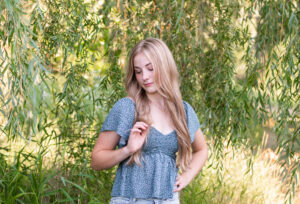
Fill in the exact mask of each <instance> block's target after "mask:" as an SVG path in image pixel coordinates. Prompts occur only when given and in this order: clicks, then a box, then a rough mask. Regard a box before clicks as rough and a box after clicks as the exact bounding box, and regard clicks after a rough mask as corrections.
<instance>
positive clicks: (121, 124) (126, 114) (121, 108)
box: [100, 98, 135, 141]
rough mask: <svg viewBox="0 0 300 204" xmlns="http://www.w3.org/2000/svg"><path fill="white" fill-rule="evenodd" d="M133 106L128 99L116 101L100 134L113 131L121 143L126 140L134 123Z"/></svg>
mask: <svg viewBox="0 0 300 204" xmlns="http://www.w3.org/2000/svg"><path fill="white" fill-rule="evenodd" d="M134 114H135V104H134V102H133V101H132V100H131V99H130V98H122V99H120V100H118V101H117V102H116V103H115V104H114V106H113V107H112V109H111V110H110V111H109V113H108V115H107V117H106V119H105V121H104V123H103V124H102V128H101V130H100V132H103V131H115V132H116V133H117V134H118V135H120V136H121V139H122V141H124V140H125V141H126V140H128V137H129V135H130V130H131V128H132V126H133V123H134Z"/></svg>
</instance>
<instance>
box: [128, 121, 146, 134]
mask: <svg viewBox="0 0 300 204" xmlns="http://www.w3.org/2000/svg"><path fill="white" fill-rule="evenodd" d="M147 128H148V125H147V124H146V123H144V122H136V123H135V124H134V126H133V127H132V129H131V131H132V132H138V133H140V134H141V133H142V131H145V130H147Z"/></svg>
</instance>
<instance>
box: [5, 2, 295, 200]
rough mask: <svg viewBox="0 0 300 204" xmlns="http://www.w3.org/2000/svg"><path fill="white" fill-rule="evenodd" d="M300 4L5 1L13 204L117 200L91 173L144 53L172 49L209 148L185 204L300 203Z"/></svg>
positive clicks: (105, 174) (8, 173)
mask: <svg viewBox="0 0 300 204" xmlns="http://www.w3.org/2000/svg"><path fill="white" fill-rule="evenodd" d="M299 7H300V3H299V1H296V0H295V1H293V0H291V1H286V0H265V1H263V0H236V1H230V0H227V1H226V0H214V1H213V0H189V1H184V0H178V1H175V0H173V1H171V0H166V1H157V0H156V1H144V0H141V1H128V0H124V1H123V0H117V1H96V0H86V1H81V0H41V1H38V0H35V1H33V0H26V1H24V0H1V1H0V67H1V77H0V79H1V80H0V99H1V100H0V107H1V109H0V127H1V128H0V129H1V133H0V203H108V201H109V199H110V191H111V188H112V184H113V178H114V174H115V171H116V168H113V169H111V170H106V171H101V172H96V171H94V170H92V169H91V167H90V156H91V151H92V148H93V146H94V144H95V142H96V139H97V137H98V134H99V130H100V128H101V124H102V123H103V121H104V119H105V116H106V114H107V113H108V111H109V110H110V108H111V107H112V105H113V104H114V103H115V102H116V101H117V100H118V99H120V98H122V97H124V96H126V92H125V89H124V71H125V67H126V63H127V59H128V54H129V51H130V50H131V48H133V46H134V45H135V44H136V43H137V42H138V41H139V40H142V39H144V38H146V37H157V38H160V39H162V40H163V41H164V42H166V44H167V45H168V46H169V48H170V50H171V51H172V53H173V55H174V58H175V61H176V63H177V66H178V70H179V72H180V76H181V91H182V95H183V99H184V100H186V101H188V102H189V103H190V104H191V105H192V106H193V107H194V109H195V110H196V113H197V115H198V117H199V120H200V123H201V128H202V130H203V132H204V133H205V136H206V139H207V141H208V144H209V147H210V156H209V159H208V161H207V164H206V166H205V167H204V169H203V170H202V171H201V172H200V174H199V176H198V177H197V178H196V179H195V180H194V181H193V182H192V183H191V184H190V185H189V186H188V187H187V188H185V189H184V190H183V191H182V192H181V194H180V199H181V203H196V204H198V203H297V202H300V195H299V193H300V187H299V183H298V180H299V172H300V165H299V164H300V162H299V156H300V153H299V152H300V134H299V132H300V131H299V130H300V125H299V124H300V123H299V120H300V118H299V112H300V110H299V106H300V105H299V104H300V103H299V97H300V95H299V88H300V87H299V79H300V78H299V72H300V65H299V59H300V57H299V53H300V40H299V27H300V26H299V25H300V24H299V18H300V12H299Z"/></svg>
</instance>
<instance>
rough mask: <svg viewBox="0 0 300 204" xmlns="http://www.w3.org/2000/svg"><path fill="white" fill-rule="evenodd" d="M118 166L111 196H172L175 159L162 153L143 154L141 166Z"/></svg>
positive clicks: (174, 179)
mask: <svg viewBox="0 0 300 204" xmlns="http://www.w3.org/2000/svg"><path fill="white" fill-rule="evenodd" d="M125 163H126V161H124V162H122V163H121V164H120V165H119V168H118V170H117V175H116V178H115V183H114V186H113V190H112V193H111V195H112V196H122V197H128V198H143V199H147V198H158V199H168V198H172V196H173V189H174V185H175V181H176V176H177V171H178V170H177V168H176V164H175V159H174V158H172V157H170V156H168V155H166V154H164V153H162V152H155V153H151V154H147V153H143V159H141V164H142V166H139V165H137V164H134V165H130V166H129V165H126V164H125Z"/></svg>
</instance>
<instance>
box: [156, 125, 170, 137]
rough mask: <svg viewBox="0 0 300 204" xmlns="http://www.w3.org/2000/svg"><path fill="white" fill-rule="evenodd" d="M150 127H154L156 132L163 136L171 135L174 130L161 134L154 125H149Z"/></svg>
mask: <svg viewBox="0 0 300 204" xmlns="http://www.w3.org/2000/svg"><path fill="white" fill-rule="evenodd" d="M150 127H151V128H152V129H154V130H155V131H156V132H158V133H159V134H161V135H163V136H168V135H171V134H173V133H174V132H176V130H172V131H171V132H169V133H167V134H163V133H162V132H161V131H159V130H158V129H157V128H155V127H154V126H152V125H150Z"/></svg>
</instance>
